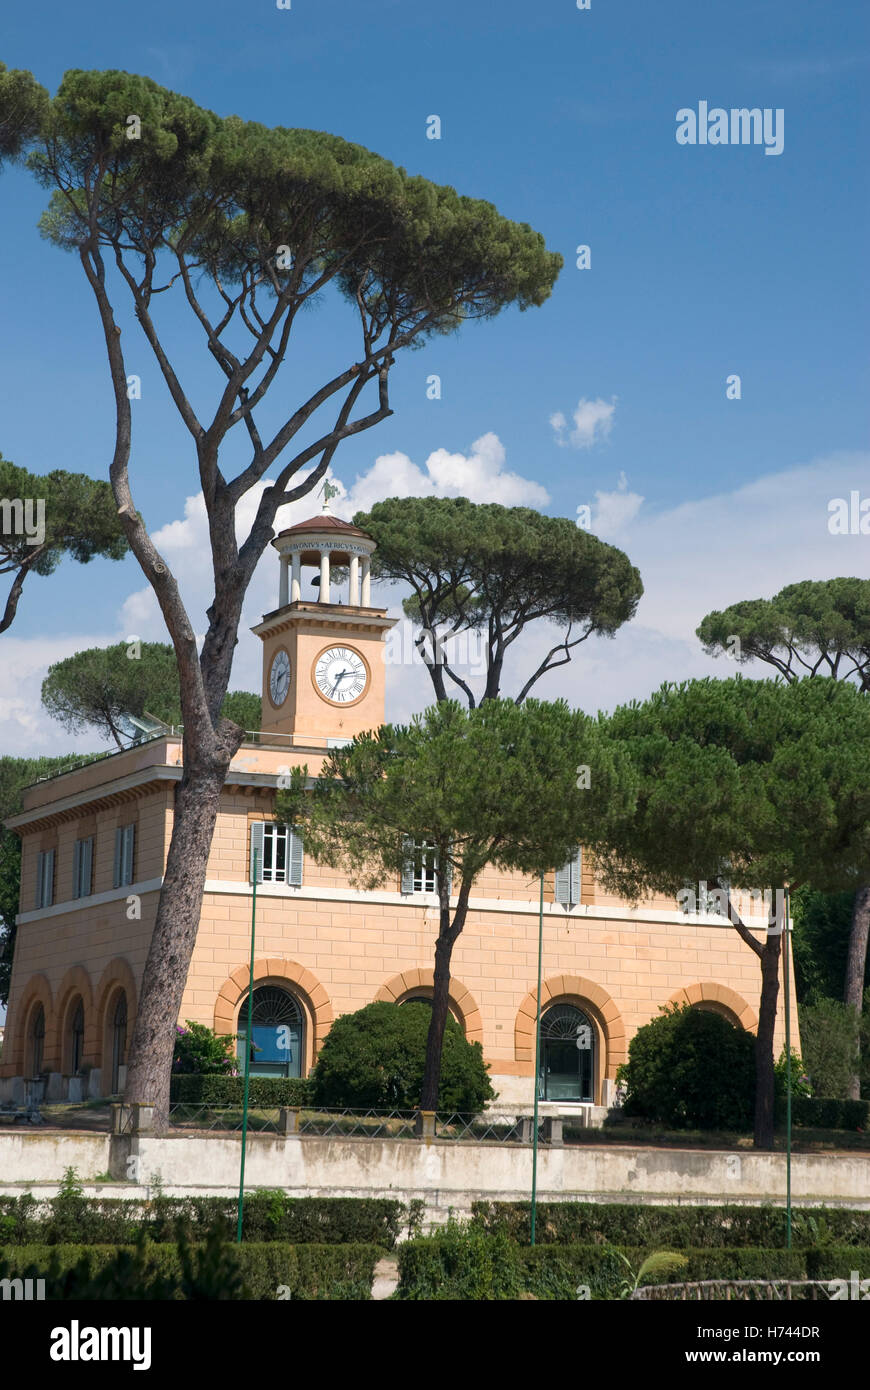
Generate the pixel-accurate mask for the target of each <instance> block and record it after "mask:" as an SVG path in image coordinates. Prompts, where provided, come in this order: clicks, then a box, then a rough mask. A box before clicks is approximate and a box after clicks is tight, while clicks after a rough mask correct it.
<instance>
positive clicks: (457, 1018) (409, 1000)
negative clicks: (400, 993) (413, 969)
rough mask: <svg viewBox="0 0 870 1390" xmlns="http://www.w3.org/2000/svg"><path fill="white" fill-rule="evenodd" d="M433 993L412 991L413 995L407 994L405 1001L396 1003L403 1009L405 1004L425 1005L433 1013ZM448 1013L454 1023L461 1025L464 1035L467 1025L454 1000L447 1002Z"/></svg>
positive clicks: (422, 990)
mask: <svg viewBox="0 0 870 1390" xmlns="http://www.w3.org/2000/svg"><path fill="white" fill-rule="evenodd" d="M433 993H434V990H431V989H430V990H426V989H416V990H414V991H412V993H410V994H406V995H405V997H404V999H398V1000H397V1001H396V1002H397V1003H398V1004H400V1005H401V1006H402V1007H404V1006H405V1004H423V1005H425V1007H426V1008H427V1009H428V1010H430V1011H431V1009H432V995H433ZM447 1012H448V1013H449V1015H450V1017H451V1018H452V1019H453V1020H454V1022H456V1023H458V1024H459V1026H460V1028H461V1029H462V1031H463V1033H464V1032H465V1025H464V1024H463V1022H462V1015H461V1014H460V1013H459V1011H458V1010H457V1008H456V1005H455V1004H454V1003H453V1000H452V999H448V1000H447Z"/></svg>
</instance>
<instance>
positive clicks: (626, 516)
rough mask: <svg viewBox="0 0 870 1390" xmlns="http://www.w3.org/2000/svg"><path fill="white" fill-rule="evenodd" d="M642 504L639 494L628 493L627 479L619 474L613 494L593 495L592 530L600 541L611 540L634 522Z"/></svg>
mask: <svg viewBox="0 0 870 1390" xmlns="http://www.w3.org/2000/svg"><path fill="white" fill-rule="evenodd" d="M642 503H643V497H642V496H641V494H640V493H639V492H629V490H628V479H627V478H626V476H625V474H624V473H620V475H619V478H618V480H617V484H616V491H615V492H601V491H598V492H596V493H595V503H594V506H593V508H592V530H593V531H594V532H595V534H596V536H600V537H601V539H602V540H611V539H612V538H613V537H614V536H618V535H619V534H620V533H621V532H622V531H624V530H625V528H626V527H627V526H629V525H630V524H631V522H632V521H634V519H635V517H636V516H637V514H638V512H639V511H640V509H641V505H642Z"/></svg>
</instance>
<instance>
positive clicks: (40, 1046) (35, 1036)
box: [28, 1004, 45, 1077]
mask: <svg viewBox="0 0 870 1390" xmlns="http://www.w3.org/2000/svg"><path fill="white" fill-rule="evenodd" d="M28 1051H29V1054H30V1075H31V1076H32V1077H36V1076H41V1075H42V1069H43V1062H44V1060H45V1009H44V1008H43V1007H42V1005H41V1004H37V1006H36V1008H35V1009H34V1011H33V1014H32V1016H31V1020H30V1037H29V1039H28Z"/></svg>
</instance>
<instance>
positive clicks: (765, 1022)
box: [753, 931, 782, 1149]
mask: <svg viewBox="0 0 870 1390" xmlns="http://www.w3.org/2000/svg"><path fill="white" fill-rule="evenodd" d="M781 953H782V933H781V932H773V931H769V932H768V933H767V939H766V941H765V943H764V946H763V948H762V951H761V1002H760V1004H759V1008H758V1032H757V1034H756V1037H755V1133H754V1138H753V1142H754V1144H755V1147H756V1149H772V1148H773V1134H774V1097H775V1085H774V1082H775V1074H774V1055H773V1035H774V1029H775V1028H776V1005H777V1000H778V998H779V958H780V955H781Z"/></svg>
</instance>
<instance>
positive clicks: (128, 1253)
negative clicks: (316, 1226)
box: [0, 1233, 383, 1300]
mask: <svg viewBox="0 0 870 1390" xmlns="http://www.w3.org/2000/svg"><path fill="white" fill-rule="evenodd" d="M382 1256H383V1249H382V1247H380V1246H376V1245H363V1244H356V1245H343V1246H335V1245H307V1246H294V1245H288V1244H285V1243H281V1242H271V1243H268V1244H253V1243H252V1244H243V1245H241V1246H235V1245H233V1244H231V1243H228V1242H226V1241H224V1240H223V1238H222V1237H221V1236H220V1235H217V1234H216V1233H212V1234H211V1235H210V1237H209V1239H208V1240H207V1241H206V1242H205V1243H204V1244H201V1245H193V1246H191V1245H188V1244H187V1242H186V1241H185V1240H184V1239H183V1238H182V1240H181V1241H180V1242H179V1243H172V1244H160V1245H153V1244H150V1243H147V1242H145V1241H142V1240H140V1241H139V1243H138V1244H135V1245H127V1246H96V1245H90V1246H87V1245H69V1244H65V1245H52V1246H48V1245H25V1246H20V1247H19V1248H17V1249H11V1250H10V1249H7V1250H5V1251H3V1252H2V1255H0V1278H10V1279H16V1278H19V1279H26V1278H32V1279H37V1278H44V1279H45V1281H46V1288H45V1294H46V1299H48V1300H51V1299H62V1300H67V1299H73V1300H77V1299H84V1300H87V1299H101V1300H102V1299H149V1300H151V1299H192V1298H197V1299H232V1300H236V1299H240V1298H242V1299H274V1298H277V1296H278V1294H277V1291H278V1288H279V1286H280V1285H283V1286H284V1287H285V1288H286V1289H287V1290H288V1291H289V1297H290V1298H291V1299H297V1300H299V1299H303V1300H312V1299H330V1300H339V1299H367V1298H370V1297H371V1286H372V1279H373V1277H374V1268H375V1265H376V1264H377V1262H378V1260H379V1259H381V1258H382ZM286 1296H287V1295H284V1297H285V1298H286Z"/></svg>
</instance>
